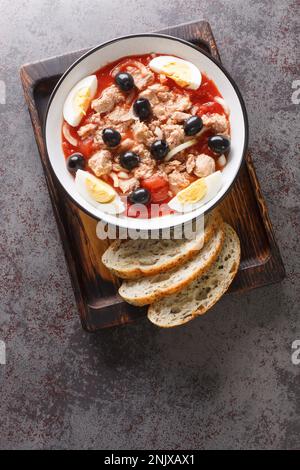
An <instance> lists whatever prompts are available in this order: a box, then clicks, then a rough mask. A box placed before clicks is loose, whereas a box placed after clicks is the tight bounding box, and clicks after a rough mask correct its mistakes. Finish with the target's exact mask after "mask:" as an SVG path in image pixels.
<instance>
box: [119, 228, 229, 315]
mask: <svg viewBox="0 0 300 470" xmlns="http://www.w3.org/2000/svg"><path fill="white" fill-rule="evenodd" d="M223 241H224V230H223V226H222V225H221V226H220V227H219V229H218V230H217V231H216V232H215V233H214V235H213V236H212V238H211V239H210V240H209V241H208V243H206V244H205V245H204V247H203V248H202V249H201V250H200V251H198V252H197V255H196V256H195V257H194V258H192V259H190V260H188V261H187V262H186V263H184V264H182V265H180V266H178V267H176V268H173V269H172V270H170V271H167V272H165V273H161V274H156V275H154V276H148V277H143V278H141V279H137V280H127V281H124V282H123V284H122V285H121V287H120V289H119V294H120V296H121V297H122V298H123V299H124V300H126V302H128V303H130V304H132V305H139V306H142V305H147V304H151V303H153V302H155V301H157V300H159V299H161V298H163V297H166V296H167V295H170V294H174V293H175V292H179V291H180V290H182V289H183V288H184V287H185V286H187V285H188V284H190V283H191V282H193V281H194V280H195V279H196V278H197V277H199V276H202V275H203V274H204V273H205V272H206V271H208V269H209V268H210V267H211V266H212V264H213V263H214V261H215V260H216V259H217V257H218V255H219V253H220V251H221V248H222V245H223Z"/></svg>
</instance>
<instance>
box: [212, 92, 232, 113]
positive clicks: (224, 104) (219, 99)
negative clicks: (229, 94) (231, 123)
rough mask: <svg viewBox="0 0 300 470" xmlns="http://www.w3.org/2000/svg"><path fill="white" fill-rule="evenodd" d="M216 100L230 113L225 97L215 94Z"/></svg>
mask: <svg viewBox="0 0 300 470" xmlns="http://www.w3.org/2000/svg"><path fill="white" fill-rule="evenodd" d="M215 101H216V102H217V103H219V104H220V105H221V106H222V107H223V109H224V111H225V113H227V114H229V108H228V106H227V104H226V101H225V100H224V99H223V98H221V97H220V96H215Z"/></svg>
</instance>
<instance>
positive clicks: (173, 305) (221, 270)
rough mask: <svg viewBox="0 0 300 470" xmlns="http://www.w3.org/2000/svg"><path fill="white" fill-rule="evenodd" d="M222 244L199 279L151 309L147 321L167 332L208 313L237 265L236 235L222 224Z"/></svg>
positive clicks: (221, 293)
mask: <svg viewBox="0 0 300 470" xmlns="http://www.w3.org/2000/svg"><path fill="white" fill-rule="evenodd" d="M224 232H225V241H224V244H223V248H222V250H221V253H220V255H219V257H218V259H217V261H216V262H215V264H214V265H213V266H212V267H211V269H210V270H209V271H208V272H207V273H206V274H205V275H204V276H202V277H199V278H198V279H196V280H195V281H194V282H192V283H191V284H190V285H189V286H188V287H187V288H185V289H183V290H182V291H181V292H178V293H177V294H174V295H171V296H169V297H165V298H164V299H161V300H159V301H158V302H155V303H154V304H152V305H150V307H149V309H148V319H149V320H150V321H151V322H152V323H154V324H155V325H157V326H160V327H163V328H170V327H173V326H179V325H183V324H184V323H187V322H188V321H190V320H193V319H194V318H196V317H197V316H199V315H202V314H204V313H205V312H207V310H209V309H210V308H211V307H212V306H213V305H214V304H215V303H216V302H217V301H218V300H219V299H220V298H221V297H222V295H223V294H224V293H225V292H226V291H227V289H228V287H229V286H230V284H231V282H232V280H233V278H234V276H235V275H236V273H237V270H238V267H239V263H240V253H241V251H240V242H239V239H238V236H237V234H236V233H235V231H234V230H233V228H232V227H230V226H229V225H227V224H224Z"/></svg>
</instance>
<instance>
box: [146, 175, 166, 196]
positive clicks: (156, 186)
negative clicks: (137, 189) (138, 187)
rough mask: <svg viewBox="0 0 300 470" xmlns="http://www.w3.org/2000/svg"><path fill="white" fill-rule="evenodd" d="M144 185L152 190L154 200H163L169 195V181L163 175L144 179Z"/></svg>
mask: <svg viewBox="0 0 300 470" xmlns="http://www.w3.org/2000/svg"><path fill="white" fill-rule="evenodd" d="M142 187H143V188H145V189H148V191H150V193H151V200H152V202H161V201H164V200H165V199H167V197H168V191H169V183H168V181H166V180H165V178H163V177H162V176H159V175H153V176H150V178H146V179H144V180H143V182H142Z"/></svg>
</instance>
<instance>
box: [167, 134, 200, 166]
mask: <svg viewBox="0 0 300 470" xmlns="http://www.w3.org/2000/svg"><path fill="white" fill-rule="evenodd" d="M196 143H197V139H192V140H188V141H187V142H184V143H183V144H180V145H177V147H174V148H173V149H172V150H170V152H169V153H168V155H167V156H166V158H165V162H168V161H169V160H171V158H172V157H174V155H176V154H177V153H179V152H182V151H183V150H185V149H187V148H189V147H191V146H192V145H195V144H196Z"/></svg>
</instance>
